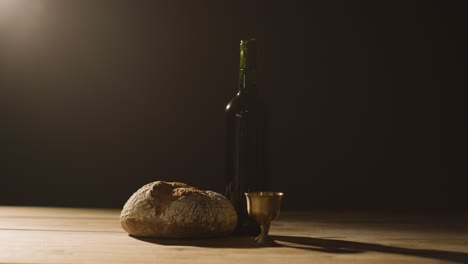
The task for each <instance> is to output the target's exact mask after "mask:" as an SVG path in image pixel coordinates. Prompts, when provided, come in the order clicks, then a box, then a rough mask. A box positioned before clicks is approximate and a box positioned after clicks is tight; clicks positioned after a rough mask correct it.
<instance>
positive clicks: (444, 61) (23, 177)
mask: <svg viewBox="0 0 468 264" xmlns="http://www.w3.org/2000/svg"><path fill="white" fill-rule="evenodd" d="M460 3H461V1H460V2H456V1H438V2H430V1H344V0H343V1H325V0H321V1H266V0H265V1H231V0H227V1H226V0H225V1H219V0H218V1H216V0H212V1H206V0H203V1H188V0H187V1H163V0H157V1H130V0H129V1H61V0H43V1H39V0H38V1H25V0H21V1H20V0H4V1H2V2H0V177H1V181H0V205H51V206H91V207H121V206H122V205H123V203H124V202H125V201H126V199H127V198H128V197H129V196H130V195H131V194H132V193H133V192H134V191H135V190H136V189H138V188H139V187H140V186H142V185H143V184H145V183H148V182H151V181H155V180H167V181H182V182H186V183H188V184H192V185H194V186H198V187H200V188H208V189H212V190H215V191H218V192H224V187H223V182H224V175H225V173H224V151H225V145H224V144H225V142H224V140H225V127H224V124H225V123H224V107H225V105H226V104H227V102H228V101H229V100H230V98H232V97H233V96H234V94H235V92H236V89H237V77H238V62H239V58H238V57H239V51H238V48H239V46H238V45H239V40H240V39H245V38H252V37H255V38H257V40H258V52H259V54H258V56H259V59H258V60H259V61H258V64H259V66H258V71H259V76H258V85H259V88H260V91H261V93H262V96H263V97H264V99H265V101H266V102H267V104H268V110H269V117H270V131H269V136H270V138H269V140H270V145H269V189H271V190H278V191H284V192H285V193H286V194H285V200H284V208H285V209H290V210H300V209H468V205H467V204H468V203H467V201H468V194H467V191H466V189H467V188H466V186H467V185H466V184H467V183H468V181H467V180H466V178H467V176H468V175H467V169H466V164H465V163H466V157H467V155H466V149H467V144H466V136H467V133H466V129H465V128H464V126H465V123H466V121H465V119H466V117H465V114H464V113H463V111H464V110H465V109H464V108H465V89H466V88H465V87H466V86H467V85H466V68H467V67H466V66H467V63H466V49H467V45H466V43H465V41H464V40H463V38H464V37H465V35H466V33H467V28H466V18H465V17H464V14H466V11H467V10H466V9H464V8H463V7H462V6H461V4H460Z"/></svg>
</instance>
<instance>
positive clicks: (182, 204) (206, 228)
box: [120, 181, 237, 238]
mask: <svg viewBox="0 0 468 264" xmlns="http://www.w3.org/2000/svg"><path fill="white" fill-rule="evenodd" d="M120 224H121V225H122V227H123V229H125V231H127V232H128V233H129V234H130V235H132V236H139V237H157V238H206V237H215V236H224V235H228V234H230V233H232V231H233V230H234V228H235V227H236V224H237V214H236V212H235V210H234V208H233V207H232V205H231V203H230V202H229V200H227V199H226V198H225V197H224V196H223V195H221V194H219V193H216V192H213V191H205V190H200V189H198V188H195V187H192V186H189V185H187V184H184V183H180V182H164V181H156V182H152V183H149V184H146V185H144V186H143V187H141V188H140V189H138V190H137V191H136V192H135V193H134V194H133V195H132V196H131V197H130V198H129V199H128V201H127V202H126V203H125V205H124V207H123V209H122V212H121V214H120Z"/></svg>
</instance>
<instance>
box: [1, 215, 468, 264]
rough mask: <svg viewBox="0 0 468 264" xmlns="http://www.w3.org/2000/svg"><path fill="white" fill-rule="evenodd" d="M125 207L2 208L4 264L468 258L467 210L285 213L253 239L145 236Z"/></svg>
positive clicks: (449, 260) (437, 260)
mask: <svg viewBox="0 0 468 264" xmlns="http://www.w3.org/2000/svg"><path fill="white" fill-rule="evenodd" d="M119 213H120V211H119V210H112V209H75V208H74V209H72V208H44V207H42V208H41V207H0V263H176V264H177V263H227V264H229V263H236V264H237V263H291V264H292V263H299V264H300V263H308V264H310V263H468V215H467V214H463V213H443V214H442V213H437V214H435V213H432V214H427V213H392V212H387V213H376V212H302V213H298V212H282V213H281V216H280V217H279V218H278V219H277V220H275V221H274V222H273V224H272V227H271V231H270V232H271V235H272V236H273V238H274V239H275V241H276V242H277V243H278V245H277V246H275V247H266V248H261V247H257V246H256V244H255V243H254V242H253V240H252V238H251V237H237V236H229V237H225V238H217V239H207V240H161V239H139V238H134V237H130V236H128V235H127V234H126V233H125V232H124V231H123V229H122V228H121V227H120V224H119Z"/></svg>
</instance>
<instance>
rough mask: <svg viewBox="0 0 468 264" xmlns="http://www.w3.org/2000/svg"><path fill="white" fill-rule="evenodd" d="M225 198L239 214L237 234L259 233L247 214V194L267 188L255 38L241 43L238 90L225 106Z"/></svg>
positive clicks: (263, 125) (263, 114)
mask: <svg viewBox="0 0 468 264" xmlns="http://www.w3.org/2000/svg"><path fill="white" fill-rule="evenodd" d="M226 121H227V135H226V137H227V138H226V139H227V146H226V149H227V155H226V159H227V162H226V163H227V164H226V165H227V166H226V167H227V181H226V193H225V195H226V197H227V198H228V199H229V200H230V201H231V202H232V204H233V206H234V208H235V209H236V211H237V215H238V224H237V228H236V231H235V233H237V234H241V235H242V234H243V235H257V234H259V233H260V226H259V225H258V223H256V222H255V221H254V220H252V219H250V218H249V216H248V214H247V204H246V198H245V195H244V193H245V192H253V191H265V187H266V186H265V185H266V152H265V151H266V111H265V107H264V104H263V101H262V100H261V98H260V96H259V92H258V90H257V84H256V41H255V39H250V40H242V41H241V43H240V71H239V89H238V92H237V94H236V96H235V97H234V98H233V99H232V100H231V101H230V102H229V104H228V105H227V106H226Z"/></svg>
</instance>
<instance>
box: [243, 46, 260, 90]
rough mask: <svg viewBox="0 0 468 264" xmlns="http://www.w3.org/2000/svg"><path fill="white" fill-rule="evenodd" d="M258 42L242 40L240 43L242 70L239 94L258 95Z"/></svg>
mask: <svg viewBox="0 0 468 264" xmlns="http://www.w3.org/2000/svg"><path fill="white" fill-rule="evenodd" d="M256 52H257V50H256V41H255V39H250V40H241V43H240V70H239V93H256V92H257V82H256V66H257V65H256V64H257V54H256Z"/></svg>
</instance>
